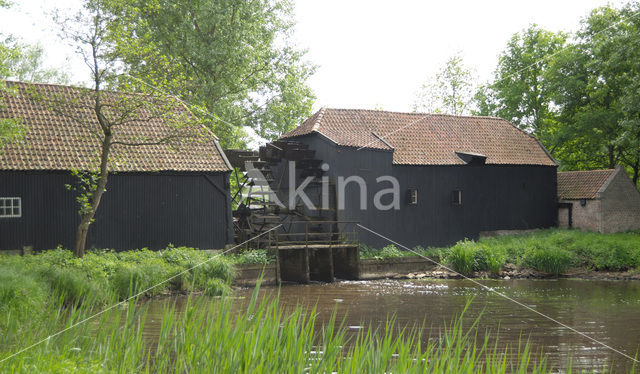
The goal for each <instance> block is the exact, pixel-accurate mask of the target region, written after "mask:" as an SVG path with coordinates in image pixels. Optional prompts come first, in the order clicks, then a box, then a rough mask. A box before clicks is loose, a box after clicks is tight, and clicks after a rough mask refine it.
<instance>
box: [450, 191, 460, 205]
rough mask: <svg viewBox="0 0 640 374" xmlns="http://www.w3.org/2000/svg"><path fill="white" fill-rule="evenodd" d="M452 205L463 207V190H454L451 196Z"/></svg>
mask: <svg viewBox="0 0 640 374" xmlns="http://www.w3.org/2000/svg"><path fill="white" fill-rule="evenodd" d="M451 203H452V204H453V205H462V190H454V191H453V193H452V194H451Z"/></svg>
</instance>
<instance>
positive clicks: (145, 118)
mask: <svg viewBox="0 0 640 374" xmlns="http://www.w3.org/2000/svg"><path fill="white" fill-rule="evenodd" d="M0 83H1V82H0ZM5 84H6V87H7V88H8V92H9V93H7V92H4V93H2V101H0V118H17V119H19V120H20V121H21V122H22V124H23V125H24V126H25V127H26V133H25V135H24V136H23V138H22V139H21V140H20V141H18V142H15V143H12V144H7V145H5V146H4V147H0V170H70V169H76V170H94V169H95V168H96V166H95V165H97V162H96V161H97V160H98V158H99V154H100V153H99V152H100V138H101V137H98V136H96V135H95V134H100V135H101V131H100V127H99V124H98V121H97V119H96V116H95V112H93V110H92V104H93V100H92V96H91V95H92V93H93V91H91V90H88V89H85V88H78V87H70V86H60V85H49V84H32V83H17V82H5ZM124 97H126V99H123V98H124ZM104 100H105V102H106V103H109V102H112V103H113V102H114V101H116V100H129V102H130V103H134V104H130V105H131V107H135V108H136V109H135V110H136V111H137V114H136V116H135V120H133V121H127V122H125V123H123V124H121V125H119V126H117V127H116V128H115V129H114V140H116V141H120V142H126V143H158V141H159V140H161V139H164V140H167V141H166V142H163V143H161V144H153V145H142V146H125V145H119V144H114V145H113V146H112V150H111V156H112V157H111V162H110V170H112V171H119V172H128V171H137V172H153V171H199V172H216V171H227V170H229V168H228V167H227V164H226V163H225V159H224V156H223V155H222V154H221V152H220V150H219V149H218V146H217V145H216V141H217V140H216V137H215V135H213V133H212V132H211V131H210V130H208V129H206V128H205V127H204V126H203V125H202V124H201V123H200V122H198V121H197V119H195V117H194V116H193V115H192V114H191V113H190V112H189V111H188V109H187V108H186V107H185V106H184V105H182V104H180V103H177V102H173V103H171V102H168V100H165V101H164V102H161V101H159V100H158V99H152V98H151V97H150V96H144V95H138V94H131V95H123V94H118V93H115V92H111V93H107V92H105V98H104ZM145 100H146V101H145ZM139 103H145V104H146V105H140V104H139ZM156 103H157V106H154V105H155V104H156ZM160 108H162V109H160ZM114 115H115V114H114ZM129 118H130V119H131V117H129ZM169 123H171V125H169ZM176 123H179V126H176Z"/></svg>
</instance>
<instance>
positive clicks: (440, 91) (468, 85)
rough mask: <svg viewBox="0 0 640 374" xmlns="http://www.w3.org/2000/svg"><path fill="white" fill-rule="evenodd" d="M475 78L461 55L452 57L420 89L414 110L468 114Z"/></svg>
mask: <svg viewBox="0 0 640 374" xmlns="http://www.w3.org/2000/svg"><path fill="white" fill-rule="evenodd" d="M474 87H475V79H474V76H473V74H472V73H471V70H470V69H469V68H468V67H467V66H466V65H465V64H464V61H463V59H462V57H461V56H459V55H455V56H452V57H450V58H449V59H448V60H447V62H446V63H445V66H444V67H442V69H440V71H438V72H437V73H436V74H435V76H433V77H432V78H430V79H429V80H428V81H427V82H426V83H425V84H423V85H422V88H421V89H420V90H419V91H418V93H417V95H416V99H415V101H414V104H413V110H414V111H417V112H418V111H420V112H429V113H448V114H453V115H461V114H468V113H470V111H471V104H472V102H473V90H474Z"/></svg>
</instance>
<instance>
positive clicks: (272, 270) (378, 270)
mask: <svg viewBox="0 0 640 374" xmlns="http://www.w3.org/2000/svg"><path fill="white" fill-rule="evenodd" d="M336 250H337V249H335V248H334V252H333V253H332V255H335V254H336V253H335V251H336ZM314 256H318V253H317V252H316V253H313V254H310V255H309V256H308V257H309V258H310V259H311V261H309V260H307V259H306V258H305V255H304V254H303V253H298V256H294V258H293V260H292V262H291V263H290V264H288V266H298V268H297V271H295V270H296V269H293V270H294V271H293V274H291V273H290V274H288V276H289V277H292V278H298V279H300V280H301V281H302V282H301V283H306V282H309V281H324V282H330V281H333V279H329V278H328V277H327V278H325V279H324V280H323V279H320V278H322V277H323V276H326V274H327V273H328V270H327V268H328V266H329V264H328V262H326V261H324V262H322V261H321V262H320V263H317V265H316V269H314V265H313V264H314V260H313V257H314ZM323 257H328V256H327V255H325V256H323ZM332 257H333V261H332V265H333V272H334V278H335V279H337V280H340V279H362V280H366V279H381V278H393V277H395V276H402V275H405V274H409V273H420V272H425V271H433V270H435V269H436V267H435V266H434V265H433V264H432V263H431V262H429V261H427V260H425V259H422V258H419V257H401V258H391V259H384V260H376V259H366V260H359V261H358V263H357V265H354V264H353V263H349V262H348V261H340V260H339V261H336V260H335V257H338V256H332ZM345 257H346V256H345ZM339 258H344V257H342V256H340V257H339ZM305 261H307V262H305ZM305 263H309V264H311V265H310V266H309V268H308V269H306V266H305V265H304V264H305ZM296 264H297V265H296ZM280 265H282V264H280ZM353 266H357V273H358V274H357V275H358V277H357V278H353V277H348V276H345V275H349V274H353V272H354V270H353ZM236 270H237V276H236V278H235V279H234V281H233V285H234V286H238V287H252V286H255V284H256V282H257V280H258V278H259V277H260V276H261V275H262V277H263V278H262V284H263V285H276V284H277V283H278V274H277V273H278V268H277V266H276V264H269V265H245V266H240V267H238V268H237V269H236ZM281 270H282V269H281ZM305 273H306V274H308V275H309V277H308V278H307V277H306V275H305ZM314 278H316V279H314ZM283 281H286V279H283ZM289 281H293V282H295V280H292V279H291V280H289Z"/></svg>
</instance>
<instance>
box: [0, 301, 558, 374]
mask: <svg viewBox="0 0 640 374" xmlns="http://www.w3.org/2000/svg"><path fill="white" fill-rule="evenodd" d="M237 302H238V301H234V300H232V299H231V298H227V297H223V298H220V299H211V298H204V297H202V298H190V300H189V301H188V303H187V305H186V307H185V308H184V310H179V309H177V308H176V307H175V306H174V305H168V306H167V307H166V309H165V311H164V315H163V317H162V323H161V327H160V330H159V331H158V332H156V334H155V336H153V337H149V336H147V335H145V326H146V323H147V322H148V320H149V317H148V315H147V313H146V307H145V305H144V304H142V305H140V304H139V303H136V302H130V303H129V304H128V307H127V308H124V309H118V310H112V311H110V312H107V313H105V314H103V315H101V316H100V317H98V319H97V320H96V321H92V322H91V323H87V324H82V325H80V326H78V327H77V328H74V329H71V330H69V331H67V332H65V333H63V334H61V335H59V336H56V337H54V338H51V339H50V340H48V341H47V342H46V343H43V344H40V345H38V346H36V347H34V348H32V349H31V350H29V351H28V352H24V353H22V354H20V355H17V356H15V357H13V358H10V359H9V360H7V361H5V362H3V363H2V364H0V365H2V370H3V371H5V372H16V373H20V372H30V373H31V372H92V373H93V372H96V373H99V372H122V373H130V372H153V373H169V372H171V373H174V372H181V373H331V372H339V373H385V372H386V373H444V372H447V373H507V372H508V373H546V372H551V368H550V367H548V365H547V364H546V363H545V361H544V359H543V358H542V356H535V355H534V354H532V352H531V348H530V346H529V345H528V344H526V343H523V344H522V345H521V346H519V347H511V348H506V349H500V348H498V345H497V343H495V344H491V343H489V341H490V339H489V337H488V336H487V337H485V338H483V339H478V338H477V335H476V334H475V332H476V331H477V330H476V328H475V326H468V327H465V326H463V323H462V320H463V319H462V316H460V318H455V319H454V320H453V321H452V322H451V323H450V324H449V325H447V326H444V327H443V329H442V330H441V332H440V333H439V334H438V335H437V336H432V337H431V339H424V337H423V336H422V329H421V328H420V326H416V327H414V328H401V327H400V326H399V325H397V324H396V323H395V322H394V321H393V319H390V320H389V322H388V323H387V324H386V326H384V329H380V330H378V331H374V330H372V329H365V330H362V331H361V332H360V333H357V334H356V335H355V336H353V335H348V334H347V328H346V327H345V326H344V325H343V324H341V323H340V321H337V320H336V317H335V314H334V316H333V317H332V318H331V319H330V321H329V322H328V323H325V324H324V325H322V326H318V325H317V323H318V320H317V316H316V313H315V311H314V310H313V309H312V310H305V309H303V308H301V307H298V308H295V309H294V310H290V309H289V310H283V309H281V308H280V307H279V306H278V302H277V299H271V300H270V299H267V298H260V297H258V290H257V289H256V291H255V292H254V294H253V297H252V298H251V300H250V301H249V302H248V303H247V305H246V307H244V308H239V307H238V305H236V304H235V303H237ZM239 309H240V310H239ZM90 313H91V310H90V309H88V308H86V307H83V306H81V307H72V308H70V309H68V310H66V311H65V310H62V309H59V310H58V312H57V313H54V314H52V315H50V316H47V317H46V318H45V319H44V320H42V321H40V322H33V323H31V324H30V331H31V332H32V334H29V335H22V336H17V335H3V336H2V337H0V360H1V359H2V358H4V357H8V355H9V354H11V353H12V352H14V351H16V350H17V349H19V348H20V347H22V346H27V345H29V344H30V343H33V342H34V341H37V340H38V339H41V338H43V337H46V336H47V334H49V333H51V331H53V330H55V329H59V328H62V327H64V326H69V325H70V324H71V323H73V322H74V321H79V320H82V319H83V318H85V317H86V316H87V315H88V314H90Z"/></svg>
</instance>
